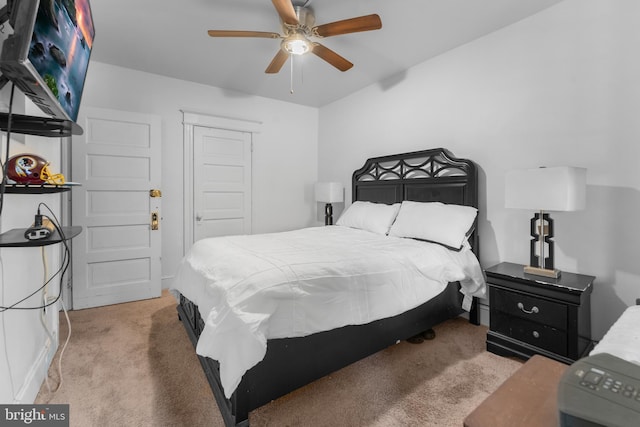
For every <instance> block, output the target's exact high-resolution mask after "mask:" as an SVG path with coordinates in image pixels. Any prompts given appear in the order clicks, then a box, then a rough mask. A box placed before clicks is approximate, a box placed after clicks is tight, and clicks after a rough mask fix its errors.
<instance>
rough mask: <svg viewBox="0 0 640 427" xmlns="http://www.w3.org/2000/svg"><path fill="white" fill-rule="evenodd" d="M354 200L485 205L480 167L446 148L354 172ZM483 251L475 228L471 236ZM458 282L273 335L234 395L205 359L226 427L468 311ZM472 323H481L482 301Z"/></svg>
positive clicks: (183, 310)
mask: <svg viewBox="0 0 640 427" xmlns="http://www.w3.org/2000/svg"><path fill="white" fill-rule="evenodd" d="M352 183H353V187H352V199H353V200H354V201H356V200H362V201H372V202H379V203H396V202H401V201H403V200H413V201H422V202H426V201H441V202H444V203H455V204H462V205H467V206H474V207H477V206H478V187H477V169H476V166H475V164H474V163H473V162H472V161H470V160H466V159H457V158H455V157H454V156H453V155H452V154H451V153H449V152H448V151H447V150H445V149H442V148H437V149H432V150H424V151H416V152H411V153H404V154H396V155H391V156H383V157H376V158H371V159H368V160H367V161H366V163H365V164H364V166H363V167H362V168H360V169H358V170H357V171H355V172H354V173H353V179H352ZM469 240H470V242H471V244H472V247H473V250H474V251H475V252H476V255H477V251H478V236H477V232H476V231H475V229H474V232H473V234H472V235H471V236H470V238H469ZM459 289H460V286H459V284H458V283H450V284H449V285H448V287H447V288H446V289H445V291H443V292H442V293H441V294H440V295H438V296H437V297H435V298H433V299H431V300H430V301H427V302H426V303H424V304H422V305H420V306H418V307H416V308H414V309H413V310H410V311H407V312H405V313H402V314H400V315H397V316H394V317H391V318H387V319H382V320H377V321H374V322H371V323H368V324H365V325H352V326H345V327H342V328H338V329H333V330H330V331H326V332H320V333H316V334H313V335H309V336H306V337H300V338H283V339H270V340H268V341H267V352H266V355H265V357H264V359H263V360H262V361H261V362H260V363H258V364H257V365H256V366H254V367H253V368H251V369H250V370H249V371H247V372H246V373H245V374H244V376H243V377H242V381H241V382H240V385H239V386H238V388H237V389H236V390H235V392H234V393H233V395H232V396H231V398H230V399H227V398H226V397H225V395H224V391H223V389H222V385H221V382H220V375H219V365H218V362H217V361H215V360H212V359H210V358H208V357H202V356H198V358H199V359H200V363H201V364H202V367H203V369H204V372H205V374H206V376H207V379H208V380H209V384H210V386H211V389H212V390H213V393H214V395H215V398H216V401H217V403H218V406H219V408H220V412H221V414H222V417H223V419H224V422H225V425H226V426H248V425H249V412H250V411H251V410H253V409H255V408H258V407H260V406H262V405H264V404H266V403H268V402H270V401H271V400H274V399H276V398H278V397H280V396H283V395H285V394H287V393H289V392H291V391H293V390H295V389H297V388H299V387H302V386H303V385H305V384H308V383H310V382H312V381H314V380H316V379H319V378H321V377H323V376H325V375H327V374H330V373H331V372H334V371H336V370H338V369H340V368H342V367H344V366H347V365H349V364H351V363H353V362H356V361H358V360H360V359H363V358H365V357H367V356H369V355H371V354H373V353H376V352H378V351H380V350H382V349H384V348H386V347H388V346H390V345H393V344H395V343H397V342H398V341H400V340H405V339H408V338H410V337H413V336H416V335H418V334H420V333H421V332H423V331H427V330H429V329H430V328H432V327H433V326H435V325H437V324H439V323H441V322H443V321H445V320H447V319H451V318H453V317H456V316H459V315H460V314H462V313H463V310H462V308H461V303H462V294H461V293H460V292H459ZM177 310H178V315H179V318H180V319H181V320H182V322H183V324H184V326H185V328H186V330H187V333H188V335H189V338H190V339H191V341H192V343H193V345H194V346H195V345H196V343H197V341H198V337H199V336H200V333H201V332H202V328H203V327H204V322H203V320H202V317H201V316H200V313H199V312H198V307H197V306H195V305H194V304H193V303H192V302H191V301H189V300H188V299H187V298H185V297H183V296H181V297H180V303H179V304H178V306H177ZM469 321H470V322H471V323H473V324H476V325H477V324H479V313H478V310H477V304H476V301H475V298H474V302H473V305H472V309H471V312H470V316H469Z"/></svg>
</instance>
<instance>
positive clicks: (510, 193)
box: [505, 166, 587, 211]
mask: <svg viewBox="0 0 640 427" xmlns="http://www.w3.org/2000/svg"><path fill="white" fill-rule="evenodd" d="M505 179H506V191H505V205H506V207H507V208H519V209H532V210H544V211H577V210H580V209H584V207H585V204H586V191H587V170H586V169H585V168H576V167H570V166H560V167H550V168H547V167H541V168H536V169H520V170H513V171H509V172H507V174H506V177H505Z"/></svg>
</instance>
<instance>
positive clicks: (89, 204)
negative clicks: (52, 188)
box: [71, 108, 162, 309]
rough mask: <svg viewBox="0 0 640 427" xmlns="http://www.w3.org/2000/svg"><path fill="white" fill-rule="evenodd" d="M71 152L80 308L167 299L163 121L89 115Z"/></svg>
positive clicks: (90, 111)
mask: <svg viewBox="0 0 640 427" xmlns="http://www.w3.org/2000/svg"><path fill="white" fill-rule="evenodd" d="M81 113H82V116H81V117H80V118H79V120H78V123H79V124H80V125H81V126H82V127H83V129H84V134H83V135H82V136H80V137H78V138H76V137H74V140H73V143H72V147H71V159H72V161H71V179H72V180H73V181H76V182H78V183H79V184H81V186H78V187H74V188H73V190H72V191H73V203H72V223H73V225H80V226H82V227H83V232H82V234H81V235H80V236H78V237H77V238H76V239H74V240H73V289H72V292H73V308H74V309H80V308H87V307H96V306H101V305H108V304H116V303H121V302H126V301H135V300H140V299H146V298H153V297H158V296H160V293H161V288H162V284H161V265H160V253H161V230H162V225H161V224H160V218H161V207H162V205H161V201H162V199H161V197H160V196H161V193H160V192H159V191H153V190H160V188H161V187H160V176H161V175H160V166H161V163H160V161H161V158H160V156H161V138H160V130H161V121H160V117H158V116H154V115H146V114H139V113H129V112H123V111H114V110H104V109H95V108H86V109H83V111H82V112H81Z"/></svg>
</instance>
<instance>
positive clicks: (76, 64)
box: [0, 0, 95, 121]
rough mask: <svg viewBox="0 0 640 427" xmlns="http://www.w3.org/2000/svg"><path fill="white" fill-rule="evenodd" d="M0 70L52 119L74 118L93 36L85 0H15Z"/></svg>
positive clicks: (90, 17) (91, 23)
mask: <svg viewBox="0 0 640 427" xmlns="http://www.w3.org/2000/svg"><path fill="white" fill-rule="evenodd" d="M13 7H14V8H15V7H17V9H16V10H15V16H16V19H15V26H14V33H13V34H12V35H11V36H9V38H7V40H6V41H5V43H4V46H3V49H2V55H1V56H0V69H1V70H2V72H3V73H4V74H5V76H6V77H8V78H9V79H10V80H12V81H13V82H14V83H16V85H17V86H18V87H19V88H20V90H21V91H22V92H24V93H25V95H27V96H29V97H30V98H31V100H32V101H33V102H34V103H35V104H36V105H37V106H38V107H40V108H41V109H42V110H43V111H44V112H45V113H47V114H49V115H51V116H52V117H57V118H63V119H67V120H71V121H75V120H76V119H77V117H78V110H79V108H80V101H81V99H82V92H83V89H84V83H85V78H86V75H87V69H88V66H89V58H90V56H91V49H92V46H93V40H94V36H95V30H94V26H93V18H92V16H91V7H90V4H89V0H75V1H74V0H19V1H15V4H14V6H13Z"/></svg>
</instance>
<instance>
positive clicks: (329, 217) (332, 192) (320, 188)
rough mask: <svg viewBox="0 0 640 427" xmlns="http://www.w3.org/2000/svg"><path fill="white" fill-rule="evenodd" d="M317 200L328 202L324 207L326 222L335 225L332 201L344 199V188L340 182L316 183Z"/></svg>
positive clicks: (338, 201)
mask: <svg viewBox="0 0 640 427" xmlns="http://www.w3.org/2000/svg"><path fill="white" fill-rule="evenodd" d="M315 190H316V201H317V202H322V203H326V204H325V208H324V224H325V225H333V206H332V205H331V204H332V203H340V202H343V201H344V188H343V186H342V183H340V182H318V183H316V187H315Z"/></svg>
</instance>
